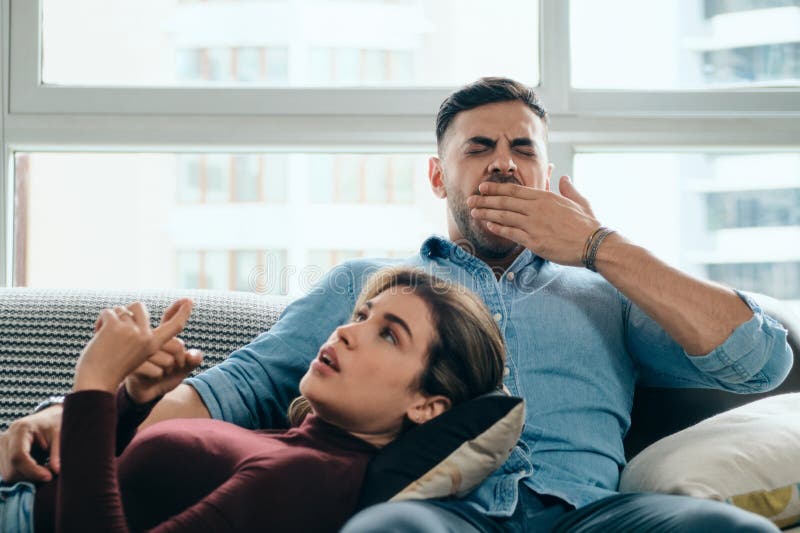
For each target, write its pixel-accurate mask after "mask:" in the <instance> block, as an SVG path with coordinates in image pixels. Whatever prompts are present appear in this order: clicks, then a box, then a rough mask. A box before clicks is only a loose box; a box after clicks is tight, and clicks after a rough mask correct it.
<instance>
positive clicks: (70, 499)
mask: <svg viewBox="0 0 800 533" xmlns="http://www.w3.org/2000/svg"><path fill="white" fill-rule="evenodd" d="M191 307H192V306H191V302H190V301H185V302H183V303H182V304H181V305H180V306H179V307H178V309H177V310H176V311H175V313H174V314H173V315H172V316H171V317H169V318H168V319H167V320H164V321H162V324H161V325H160V326H159V327H158V328H156V329H155V330H152V329H151V328H150V318H149V315H148V313H147V309H146V308H145V307H144V306H143V305H142V304H139V303H135V304H132V305H131V306H129V307H128V308H116V309H115V310H111V309H106V310H104V311H103V312H102V313H101V315H100V319H99V320H98V323H97V327H96V333H95V336H94V337H93V338H92V340H90V341H89V343H88V344H87V345H86V348H85V349H84V350H83V352H82V353H81V355H80V357H79V358H78V362H77V364H76V369H75V384H74V387H73V391H74V392H73V393H72V394H70V395H68V396H67V398H66V399H65V402H64V413H63V421H62V428H61V475H60V477H59V481H58V489H59V498H58V503H57V506H56V530H57V531H87V530H88V531H95V530H96V531H127V523H126V521H125V516H124V512H123V509H122V503H121V497H120V493H119V483H118V481H117V469H116V460H115V451H116V450H115V448H116V446H115V441H116V438H115V436H116V428H117V409H116V402H117V399H116V396H115V393H116V392H117V390H118V388H119V387H120V385H121V384H122V381H123V380H124V379H125V378H126V376H128V375H129V374H130V373H131V372H133V371H134V370H135V369H137V368H139V367H140V366H141V365H142V364H143V363H145V362H146V361H147V359H148V358H149V357H150V356H151V355H152V354H154V353H155V352H157V351H158V350H159V348H160V347H162V346H164V345H165V344H166V343H168V342H169V341H170V340H172V339H174V338H175V337H176V335H177V334H178V333H180V331H181V330H182V329H183V326H184V324H185V323H186V320H187V319H188V318H189V314H190V313H191Z"/></svg>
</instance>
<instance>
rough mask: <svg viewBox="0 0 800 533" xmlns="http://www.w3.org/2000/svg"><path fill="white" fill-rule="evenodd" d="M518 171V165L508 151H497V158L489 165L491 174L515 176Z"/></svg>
mask: <svg viewBox="0 0 800 533" xmlns="http://www.w3.org/2000/svg"><path fill="white" fill-rule="evenodd" d="M516 171H517V165H516V163H514V158H513V157H511V153H510V152H508V151H506V150H497V155H496V157H495V158H494V159H493V160H492V162H491V164H490V165H489V174H495V173H500V174H513V173H515V172H516Z"/></svg>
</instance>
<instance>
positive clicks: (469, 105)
mask: <svg viewBox="0 0 800 533" xmlns="http://www.w3.org/2000/svg"><path fill="white" fill-rule="evenodd" d="M513 100H519V101H520V102H522V103H523V104H525V105H527V106H528V107H529V108H530V109H531V111H533V112H534V113H535V114H536V116H537V117H539V118H540V119H542V122H544V124H545V127H546V126H547V111H545V109H544V107H542V103H541V102H540V101H539V96H538V95H537V94H536V92H534V90H533V89H531V88H530V87H527V86H526V85H523V84H521V83H519V82H517V81H514V80H512V79H509V78H481V79H479V80H478V81H476V82H473V83H470V84H469V85H465V86H464V87H462V88H460V89H459V90H457V91H456V92H454V93H453V94H451V95H450V96H448V97H447V98H446V99H445V101H444V102H442V105H441V106H439V113H437V115H436V145H437V147H438V148H439V151H440V152H441V149H442V141H443V140H444V135H445V133H447V128H449V127H450V123H451V122H452V121H453V119H454V118H455V116H456V115H457V114H459V113H461V112H462V111H467V110H468V109H473V108H476V107H480V106H482V105H486V104H493V103H495V102H509V101H513Z"/></svg>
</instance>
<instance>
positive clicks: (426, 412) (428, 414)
mask: <svg viewBox="0 0 800 533" xmlns="http://www.w3.org/2000/svg"><path fill="white" fill-rule="evenodd" d="M451 405H452V403H451V402H450V398H447V397H446V396H441V395H438V396H423V395H421V394H420V395H419V399H418V400H417V401H416V402H414V403H413V404H412V405H411V407H409V408H408V410H407V411H406V416H407V417H408V418H409V419H410V420H411V421H412V422H415V423H417V424H424V423H425V422H427V421H428V420H430V419H432V418H436V417H437V416H439V415H440V414H442V413H444V412H445V411H447V410H448V409H450V406H451Z"/></svg>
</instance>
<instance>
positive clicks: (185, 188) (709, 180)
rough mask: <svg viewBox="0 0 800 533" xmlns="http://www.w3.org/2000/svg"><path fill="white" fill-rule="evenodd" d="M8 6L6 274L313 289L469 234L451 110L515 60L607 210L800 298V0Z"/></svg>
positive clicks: (585, 183) (744, 280) (732, 275)
mask: <svg viewBox="0 0 800 533" xmlns="http://www.w3.org/2000/svg"><path fill="white" fill-rule="evenodd" d="M0 10H2V13H0V20H3V21H5V22H6V26H5V28H6V29H7V30H8V31H7V33H6V34H5V36H6V38H5V39H3V40H0V93H2V94H0V105H1V106H2V108H3V109H2V111H3V112H2V113H0V122H2V124H0V146H2V153H4V154H5V157H6V159H5V160H4V164H3V165H0V184H1V185H2V188H0V190H2V191H3V193H4V197H3V200H4V202H5V203H4V206H5V208H4V209H3V212H4V213H5V215H6V216H5V217H3V218H2V219H0V230H2V231H0V248H2V250H3V259H4V261H3V268H2V270H0V279H1V280H2V282H3V283H4V284H5V285H11V284H18V285H31V286H43V285H58V286H70V285H72V286H95V287H105V286H128V287H175V286H185V287H200V286H203V287H212V286H215V287H228V288H240V289H241V288H242V287H248V289H245V290H254V291H256V292H269V293H273V292H274V293H283V292H285V293H286V294H288V295H297V294H300V293H302V292H303V290H304V289H307V288H308V287H309V286H310V283H311V282H312V281H313V278H314V277H315V276H318V275H319V274H320V272H321V271H322V269H323V267H324V266H325V265H328V266H330V265H331V264H332V263H333V262H337V261H340V260H342V259H344V258H345V257H347V256H348V255H347V254H350V253H357V254H360V255H370V256H371V255H391V254H399V255H407V253H409V252H410V253H413V252H414V251H415V250H418V248H419V245H420V243H421V241H422V240H423V239H424V238H425V237H426V236H427V235H429V234H430V233H446V219H445V217H446V212H445V209H444V206H443V203H442V202H441V201H440V200H438V199H436V198H434V196H433V195H432V194H431V193H430V190H429V185H428V183H427V179H426V174H427V157H428V156H429V155H431V154H433V153H434V152H435V145H434V136H433V116H434V114H435V112H436V109H437V108H438V106H439V104H440V103H441V101H442V99H443V98H444V97H445V96H446V95H447V94H449V92H450V91H451V90H452V89H453V88H455V87H456V86H458V85H461V84H463V83H466V82H469V81H471V80H473V79H475V78H476V77H478V76H481V75H505V76H510V77H513V78H516V79H519V80H521V81H523V82H526V83H529V84H532V85H537V91H538V92H539V93H540V95H541V97H542V99H543V102H544V103H545V105H546V107H547V108H548V110H549V112H550V115H551V122H550V127H549V132H550V146H549V155H550V158H551V160H552V161H553V162H554V163H555V165H556V168H555V171H554V173H555V176H558V175H560V174H570V175H573V176H574V178H575V181H576V183H577V185H578V187H579V189H580V190H581V191H582V192H584V193H585V194H586V196H587V197H588V198H589V200H590V201H591V202H592V203H593V205H594V206H595V207H596V209H597V212H598V214H600V216H601V219H602V220H603V222H605V223H606V224H608V225H610V226H613V227H615V228H617V229H619V230H620V231H621V232H623V233H625V234H626V235H628V236H629V237H631V238H632V239H634V240H636V241H637V242H641V243H642V244H645V245H646V246H648V247H651V248H652V249H653V250H654V251H655V252H656V253H657V254H659V255H660V256H662V257H664V258H665V259H667V260H668V261H670V262H672V263H675V264H677V265H679V266H682V267H683V268H686V269H687V270H689V271H691V272H693V273H695V274H697V275H699V276H705V277H710V278H712V279H717V280H719V281H721V282H723V283H733V282H734V281H735V282H736V283H741V284H742V286H746V287H751V288H753V289H754V290H760V291H761V292H766V293H770V292H771V291H776V292H775V294H776V295H777V294H780V295H782V296H781V297H783V298H786V299H788V300H789V301H792V302H798V300H797V298H795V296H793V294H794V292H792V290H789V289H788V287H790V284H789V283H788V282H787V283H785V285H786V287H787V289H786V290H783V289H780V290H779V289H778V288H776V287H777V285H780V284H781V283H782V282H781V281H775V280H784V279H786V278H785V277H781V276H787V275H788V276H791V275H793V271H792V270H791V269H792V268H795V267H791V266H789V265H795V264H796V263H798V261H800V259H799V258H798V257H797V255H796V250H797V249H799V248H798V246H794V243H797V242H800V235H799V234H798V223H797V210H798V199H797V194H798V193H797V191H798V189H800V183H798V176H799V175H800V163H798V153H800V142H799V141H798V139H800V87H798V86H799V85H800V82H798V70H797V64H798V61H797V54H798V51H797V50H798V44H799V43H800V36H799V35H798V28H800V5H798V2H797V1H789V0H786V1H777V0H774V1H770V0H751V1H745V0H727V1H726V0H719V1H712V0H685V1H681V2H674V1H672V0H653V1H650V2H641V1H637V0H607V1H606V2H596V1H593V0H570V1H566V0H540V1H538V2H536V1H530V0H498V1H497V2H492V3H489V2H472V1H470V2H465V1H463V0H435V1H433V0H431V1H427V0H386V1H382V0H225V1H222V0H219V1H211V0H209V1H191V0H163V1H159V2H149V3H144V4H143V3H141V2H139V3H137V2H126V1H124V0H74V1H71V2H59V1H56V0H3V1H2V2H0ZM355 12H357V14H358V17H354V16H352V15H353V13H355ZM76 27H80V28H81V31H80V32H75V31H74V28H76ZM487 28H490V30H487ZM495 28H503V29H505V31H499V30H491V29H495ZM653 198H655V199H656V200H655V201H652V200H650V199H653ZM654 217H655V218H654ZM109 220H113V221H114V223H113V224H107V223H104V221H109ZM100 221H103V222H100ZM651 221H654V222H653V223H651ZM646 228H648V231H645V229H646ZM98 242H99V243H102V246H98V244H97V243H98ZM776 243H781V244H780V245H778V244H776ZM215 254H216V255H215ZM269 254H277V256H279V257H282V258H283V259H280V260H278V259H276V260H275V261H276V263H275V264H278V265H284V266H285V268H277V269H276V268H273V267H271V266H270V265H269V264H268V263H267V258H268V257H269ZM54 258H55V259H54ZM63 258H69V260H63ZM262 259H263V262H262ZM748 265H750V266H748ZM752 265H757V266H752ZM768 265H771V266H768ZM726 269H727V270H726ZM281 272H283V273H281ZM284 274H285V276H284ZM268 284H269V285H270V286H271V287H279V288H274V289H271V288H268V287H267V285H268ZM776 284H777V285H776ZM284 288H285V291H284ZM270 291H273V292H270ZM798 305H799V306H800V304H798ZM799 308H800V307H799Z"/></svg>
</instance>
